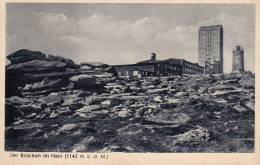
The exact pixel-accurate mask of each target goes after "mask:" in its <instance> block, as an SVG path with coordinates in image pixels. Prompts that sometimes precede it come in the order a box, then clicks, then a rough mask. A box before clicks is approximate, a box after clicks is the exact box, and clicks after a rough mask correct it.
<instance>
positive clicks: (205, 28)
mask: <svg viewBox="0 0 260 165" xmlns="http://www.w3.org/2000/svg"><path fill="white" fill-rule="evenodd" d="M210 29H223V26H222V25H210V26H201V27H200V28H199V30H210Z"/></svg>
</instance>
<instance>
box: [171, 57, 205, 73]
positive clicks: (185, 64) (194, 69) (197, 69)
mask: <svg viewBox="0 0 260 165" xmlns="http://www.w3.org/2000/svg"><path fill="white" fill-rule="evenodd" d="M167 61H169V62H170V63H172V64H178V65H180V66H181V72H182V74H203V73H204V67H202V66H200V65H199V64H197V63H192V62H189V61H186V60H184V59H174V58H171V59H168V60H167Z"/></svg>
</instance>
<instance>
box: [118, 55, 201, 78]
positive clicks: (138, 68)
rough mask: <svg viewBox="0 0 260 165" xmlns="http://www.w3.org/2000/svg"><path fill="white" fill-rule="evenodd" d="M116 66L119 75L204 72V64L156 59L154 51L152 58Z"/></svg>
mask: <svg viewBox="0 0 260 165" xmlns="http://www.w3.org/2000/svg"><path fill="white" fill-rule="evenodd" d="M114 67H115V69H116V71H117V74H118V76H119V77H164V76H176V75H182V74H203V72H204V68H203V67H202V66H200V65H198V64H197V63H196V64H194V63H191V62H188V61H186V60H183V59H174V58H170V59H167V60H156V54H155V53H152V56H151V59H150V60H145V61H141V62H138V63H136V64H126V65H114Z"/></svg>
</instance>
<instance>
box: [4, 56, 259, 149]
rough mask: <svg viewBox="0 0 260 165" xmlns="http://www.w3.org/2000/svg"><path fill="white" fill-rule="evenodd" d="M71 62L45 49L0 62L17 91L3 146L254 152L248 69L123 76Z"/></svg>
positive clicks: (251, 76) (9, 97) (99, 66)
mask: <svg viewBox="0 0 260 165" xmlns="http://www.w3.org/2000/svg"><path fill="white" fill-rule="evenodd" d="M18 59H19V58H18ZM50 59H51V60H50ZM34 62H36V63H37V64H41V65H40V66H39V67H36V66H34ZM73 66H74V64H73V63H72V62H71V61H70V60H66V59H64V58H60V57H58V58H56V57H54V58H53V57H52V56H51V57H49V59H46V60H39V59H31V61H24V62H22V60H20V62H19V63H13V64H10V65H9V66H7V70H6V74H7V86H6V87H7V91H8V92H10V90H13V89H16V90H17V93H18V94H15V93H12V92H10V93H8V94H7V95H6V106H5V111H6V113H5V115H6V120H5V121H6V128H5V132H6V133H5V135H6V144H5V146H6V150H7V151H52V152H53V151H61V152H63V151H66V152H71V151H75V152H253V151H254V128H255V127H254V123H255V122H254V114H255V75H254V74H251V73H247V72H245V73H240V74H217V75H193V76H192V75H183V76H175V77H161V78H159V77H146V78H145V77H144V78H139V79H128V78H118V77H116V74H115V73H114V71H113V70H114V69H113V67H111V66H108V65H103V64H95V65H94V64H92V63H90V64H89V63H88V64H86V63H85V64H81V65H80V68H77V67H73ZM10 75H15V76H16V78H19V79H14V78H13V79H12V77H11V76H10ZM11 80H12V81H13V82H12V81H11ZM11 86H12V87H13V88H11Z"/></svg>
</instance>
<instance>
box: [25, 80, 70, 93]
mask: <svg viewBox="0 0 260 165" xmlns="http://www.w3.org/2000/svg"><path fill="white" fill-rule="evenodd" d="M66 85H67V83H66V82H65V81H64V80H62V79H56V80H50V79H48V78H44V79H43V80H42V81H41V82H37V83H33V84H26V85H25V87H24V88H23V91H36V90H46V89H56V88H61V87H64V86H66Z"/></svg>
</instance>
